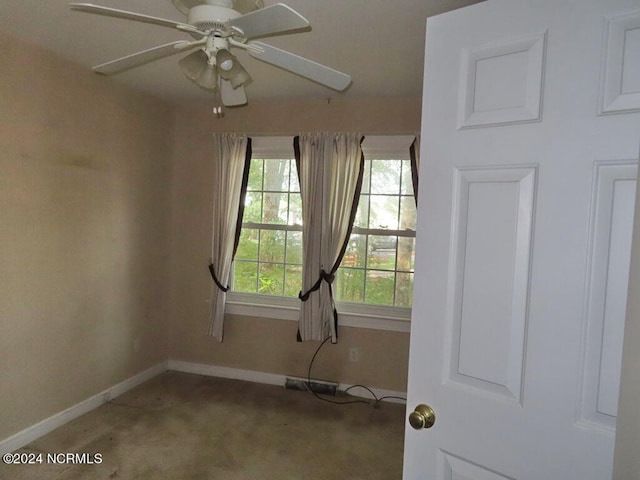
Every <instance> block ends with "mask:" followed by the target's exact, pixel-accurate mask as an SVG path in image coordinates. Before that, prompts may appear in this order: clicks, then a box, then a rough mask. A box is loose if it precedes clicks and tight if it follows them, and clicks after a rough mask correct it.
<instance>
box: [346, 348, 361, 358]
mask: <svg viewBox="0 0 640 480" xmlns="http://www.w3.org/2000/svg"><path fill="white" fill-rule="evenodd" d="M349 361H350V362H359V361H360V349H359V348H356V347H351V348H350V349H349Z"/></svg>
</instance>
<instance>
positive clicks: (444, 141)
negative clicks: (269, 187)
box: [404, 0, 640, 480]
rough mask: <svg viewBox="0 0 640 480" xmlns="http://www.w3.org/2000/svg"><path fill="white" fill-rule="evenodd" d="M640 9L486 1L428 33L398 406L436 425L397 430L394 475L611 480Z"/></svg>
mask: <svg viewBox="0 0 640 480" xmlns="http://www.w3.org/2000/svg"><path fill="white" fill-rule="evenodd" d="M637 6H638V5H637V0H582V1H579V2H578V1H574V0H560V1H558V0H536V1H525V0H489V1H487V2H484V3H480V4H476V5H474V6H471V7H467V8H464V9H460V10H457V11H454V12H450V13H447V14H444V15H440V16H438V17H434V18H432V19H429V21H428V23H427V48H426V57H425V58H426V59H425V84H424V99H423V118H422V129H423V132H422V142H421V145H422V149H421V150H422V159H421V172H420V177H421V178H420V195H419V199H420V201H419V206H418V231H417V243H416V275H415V284H414V303H413V305H414V306H413V316H412V327H411V347H410V364H409V388H408V412H410V411H412V410H413V408H414V407H415V406H416V405H417V404H420V403H426V404H429V405H430V406H431V407H432V408H433V409H434V410H435V414H436V421H435V424H434V425H433V427H432V428H430V429H428V430H426V429H424V430H413V429H412V428H410V427H409V428H407V433H406V437H405V471H404V478H405V479H411V480H413V479H422V478H425V479H430V478H447V479H469V480H472V479H494V478H496V479H498V478H509V479H518V480H521V479H522V480H526V479H531V480H533V479H536V480H537V479H541V478H549V479H555V478H558V479H560V478H561V479H563V480H566V479H569V480H571V479H576V480H577V479H580V480H584V479H609V478H611V467H612V459H613V444H614V427H615V414H616V404H617V389H618V384H619V372H620V357H621V345H622V325H623V319H624V308H625V304H626V284H627V281H628V266H629V255H630V245H631V243H630V242H631V231H632V223H631V222H632V219H633V208H634V192H635V181H634V180H635V177H634V175H635V173H634V172H635V168H636V167H635V164H634V162H635V160H637V158H638V145H639V144H640V114H639V113H638V111H637V110H636V107H635V106H634V105H635V103H634V101H635V98H636V97H635V96H634V95H635V93H634V92H635V90H634V88H635V87H634V85H635V84H634V82H635V78H636V77H635V76H634V75H635V73H634V72H635V70H637V65H638V64H639V62H636V61H635V60H630V59H631V57H633V58H635V56H634V55H633V52H634V51H635V50H634V49H635V48H636V46H638V45H636V44H637V38H636V37H637V32H636V30H637V28H639V27H638V26H637V25H640V24H637V18H640V17H638V9H637ZM621 39H622V40H621ZM630 52H631V53H630ZM620 59H622V60H620ZM624 59H627V60H628V61H626V62H625V61H624ZM629 72H631V73H629ZM616 79H617V80H616ZM625 79H626V80H625ZM618 80H619V81H618ZM615 86H617V87H619V88H618V90H616V89H615V88H614V87H615ZM612 92H613V93H612ZM639 93H640V92H639ZM605 110H606V112H605ZM604 113H606V115H604ZM621 159H622V160H621ZM630 159H631V160H632V161H630Z"/></svg>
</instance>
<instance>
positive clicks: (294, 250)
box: [287, 232, 302, 265]
mask: <svg viewBox="0 0 640 480" xmlns="http://www.w3.org/2000/svg"><path fill="white" fill-rule="evenodd" d="M287 263H294V264H299V265H301V264H302V232H287Z"/></svg>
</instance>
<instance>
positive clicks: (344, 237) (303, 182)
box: [295, 134, 364, 343]
mask: <svg viewBox="0 0 640 480" xmlns="http://www.w3.org/2000/svg"><path fill="white" fill-rule="evenodd" d="M361 142H362V136H361V135H358V134H307V135H301V136H299V137H297V138H296V140H295V150H296V159H297V161H298V173H299V175H300V192H301V196H302V223H303V230H302V238H303V242H302V243H303V258H302V263H303V266H302V292H300V299H301V300H302V305H301V308H300V319H299V328H298V333H299V339H300V340H302V341H307V340H321V341H322V340H325V339H326V338H327V337H329V336H330V337H331V341H332V342H333V343H335V342H336V341H337V312H336V310H335V303H334V300H333V294H332V290H331V283H332V282H333V278H334V274H335V272H336V270H337V269H338V266H339V265H340V261H341V260H342V256H343V255H344V250H345V248H346V245H347V242H348V240H349V235H350V234H351V228H352V224H353V219H354V217H355V213H356V209H357V206H358V200H359V198H358V197H359V195H360V188H361V186H362V175H363V171H364V158H363V156H362V150H361V147H360V144H361Z"/></svg>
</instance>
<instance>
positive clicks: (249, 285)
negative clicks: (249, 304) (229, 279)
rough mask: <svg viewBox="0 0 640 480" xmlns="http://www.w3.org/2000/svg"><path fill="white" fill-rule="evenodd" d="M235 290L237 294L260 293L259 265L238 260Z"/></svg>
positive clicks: (235, 270) (236, 263)
mask: <svg viewBox="0 0 640 480" xmlns="http://www.w3.org/2000/svg"><path fill="white" fill-rule="evenodd" d="M233 272H234V273H233V289H234V290H235V291H236V292H248V293H256V292H257V291H258V263H257V262H243V261H239V260H236V261H235V262H234V270H233Z"/></svg>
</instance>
